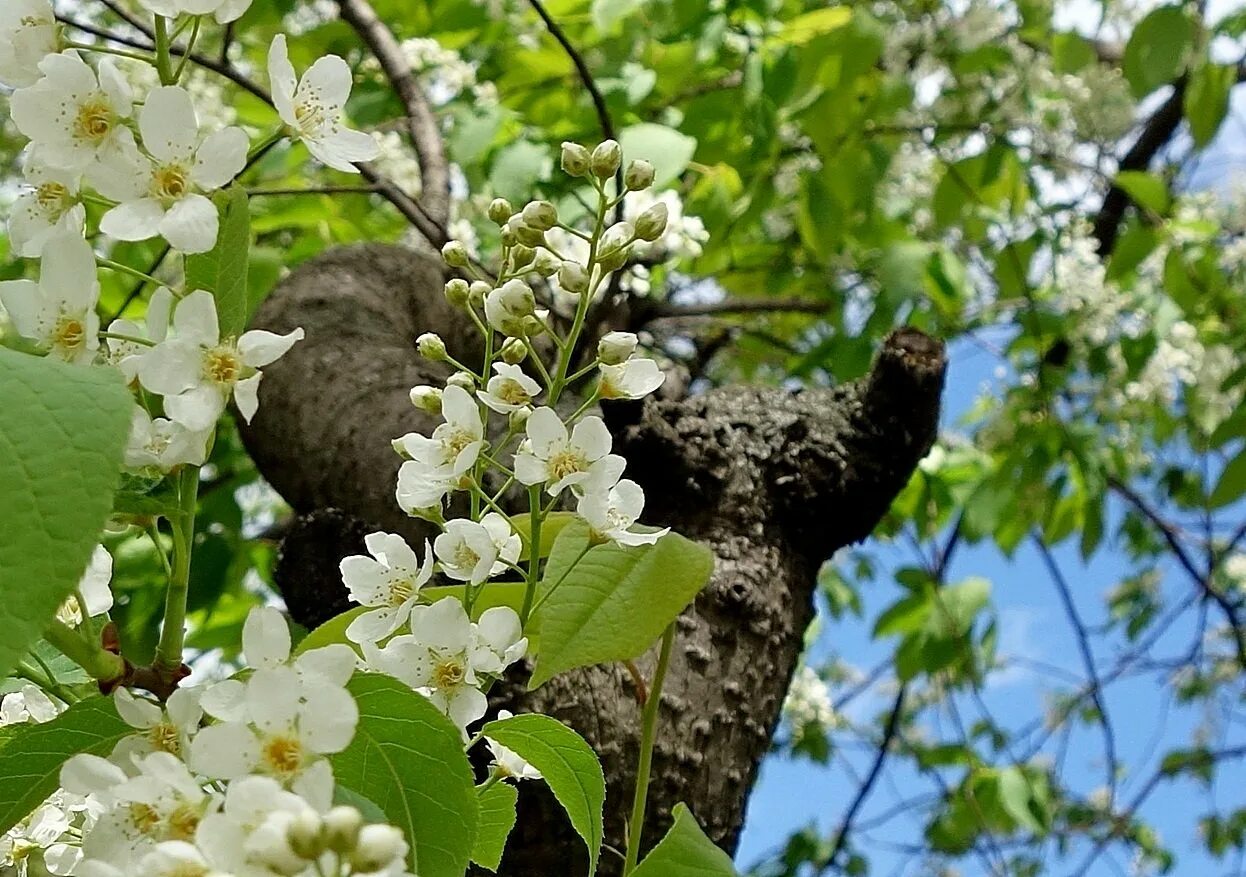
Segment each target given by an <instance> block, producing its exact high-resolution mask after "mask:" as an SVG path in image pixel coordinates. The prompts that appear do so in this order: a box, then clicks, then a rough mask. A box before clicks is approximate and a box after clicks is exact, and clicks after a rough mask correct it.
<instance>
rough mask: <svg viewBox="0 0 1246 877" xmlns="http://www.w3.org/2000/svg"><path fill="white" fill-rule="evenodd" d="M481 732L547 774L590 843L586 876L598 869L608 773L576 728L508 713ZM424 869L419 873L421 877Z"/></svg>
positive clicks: (560, 800)
mask: <svg viewBox="0 0 1246 877" xmlns="http://www.w3.org/2000/svg"><path fill="white" fill-rule="evenodd" d="M483 733H484V734H486V735H487V736H488V737H489V738H490V739H491V740H496V741H497V742H498V743H501V744H502V745H503V746H505V747H506V748H507V749H510V750H512V751H513V752H515V753H516V754H517V755H519V756H520V757H521V758H523V759H524V760H525V761H527V762H528V763H529V764H530V765H532V766H533V767H535V768H536V769H537V770H539V771H540V772H541V775H542V776H543V777H545V782H546V784H548V785H549V790H550V791H551V792H553V793H554V797H555V798H557V799H558V803H559V804H561V805H562V808H563V809H564V810H565V811H567V818H569V819H570V820H571V825H572V826H573V827H574V828H575V830H576V831H577V832H579V835H580V837H582V838H584V843H586V844H587V845H588V856H589V869H588V871H589V875H590V877H591V875H592V874H594V873H596V871H597V856H598V855H599V854H600V852H601V842H602V837H603V822H602V807H603V806H604V805H605V801H606V778H605V775H604V774H603V773H602V770H601V762H599V761H598V760H597V755H596V754H595V753H594V752H593V750H592V749H590V748H589V745H588V744H587V743H585V742H584V740H583V738H581V737H580V735H579V734H577V733H576V732H575V731H572V730H571V729H570V728H568V727H567V726H566V725H564V724H563V723H562V722H559V721H558V720H557V719H552V718H550V717H549V716H542V715H537V714H528V715H522V716H512V717H511V718H509V719H501V720H499V721H496V722H490V723H489V724H487V725H485V727H484V729H483ZM423 873H424V872H423V871H421V872H420V874H421V877H423Z"/></svg>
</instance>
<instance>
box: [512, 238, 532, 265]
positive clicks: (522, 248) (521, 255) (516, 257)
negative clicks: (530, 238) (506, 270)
mask: <svg viewBox="0 0 1246 877" xmlns="http://www.w3.org/2000/svg"><path fill="white" fill-rule="evenodd" d="M535 257H536V250H534V249H532V247H529V246H528V245H527V244H516V245H515V246H513V247H511V266H512V268H513V270H515V271H518V270H519V269H520V268H524V267H526V266H528V265H530V264H532V260H533V259H534V258H535Z"/></svg>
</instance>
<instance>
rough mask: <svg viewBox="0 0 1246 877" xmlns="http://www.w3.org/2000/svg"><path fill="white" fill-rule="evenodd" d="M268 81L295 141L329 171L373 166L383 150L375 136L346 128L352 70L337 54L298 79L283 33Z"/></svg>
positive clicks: (355, 170) (271, 60) (272, 57)
mask: <svg viewBox="0 0 1246 877" xmlns="http://www.w3.org/2000/svg"><path fill="white" fill-rule="evenodd" d="M268 76H269V79H270V80H271V83H272V89H273V104H274V105H275V106H276V107H277V114H278V115H279V116H281V121H283V122H285V123H286V125H287V126H288V127H289V129H290V131H291V133H292V134H293V136H294V137H296V138H297V139H299V140H302V141H303V143H305V144H306V145H307V149H308V150H309V151H310V152H311V154H312V155H314V156H315V157H316V158H318V159H319V160H320V161H322V162H324V163H325V164H327V165H328V166H329V167H331V168H334V169H336V170H340V171H346V172H347V173H358V172H359V171H358V168H356V167H355V166H354V162H359V161H371V160H372V159H374V158H376V157H377V156H378V155H379V154H380V151H381V150H380V146H378V145H377V142H376V140H374V139H373V138H372V137H371V136H369V135H367V134H364V133H363V132H361V131H354V130H351V129H350V128H347V127H345V126H344V125H343V123H342V109H343V107H345V106H346V99H347V98H348V97H350V89H351V85H352V82H351V73H350V67H349V66H348V65H347V64H346V62H345V61H343V60H342V59H341V58H339V57H338V56H337V55H326V56H325V57H323V58H321V59H319V60H318V61H316V63H315V64H313V65H312V66H311V68H310V69H308V71H307V72H306V73H305V74H304V75H303V78H302V79H299V78H298V76H297V74H296V73H295V72H294V65H293V64H291V63H290V53H289V50H288V49H287V47H286V38H285V35H284V34H278V35H277V36H276V37H275V38H274V39H273V42H272V46H270V47H269V50H268Z"/></svg>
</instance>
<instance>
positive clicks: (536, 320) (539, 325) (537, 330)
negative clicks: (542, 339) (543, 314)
mask: <svg viewBox="0 0 1246 877" xmlns="http://www.w3.org/2000/svg"><path fill="white" fill-rule="evenodd" d="M545 329H546V326H545V321H544V320H542V319H541V318H540V317H537V316H531V317H524V318H523V333H524V336H525V337H527V338H534V337H536V336H537V335H540V334H541V333H542V332H544V331H545Z"/></svg>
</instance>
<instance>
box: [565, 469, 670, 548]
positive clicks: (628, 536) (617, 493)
mask: <svg viewBox="0 0 1246 877" xmlns="http://www.w3.org/2000/svg"><path fill="white" fill-rule="evenodd" d="M644 508H645V492H644V491H643V490H642V489H641V487H640V485H639V484H637V483H636V482H635V481H629V480H628V479H626V478H624V479H623V480H622V481H620V482H619V483H618V484H615V485H613V486H612V487H610V488H609V489H607V490H597V491H593V492H591V493H585V494H584V495H583V496H582V497H580V502H579V504H578V505H577V506H576V513H577V514H578V515H579V516H580V517H581V518H583V519H584V520H585V522H587V523H588V525H589V526H590V527H592V528H593V532H594V533H595V534H597V536H599V537H600V538H602V539H607V540H610V541H612V542H617V543H619V544H620V545H652V544H654V543H655V542H657V541H658V540H659V539H661V538H662V537H663V536H665V535H666V534H667V533H669V532H670V528H669V527H666V528H664V529H661V530H658V531H656V532H652V533H638V532H635V531H634V530H633V529H632V527H634V526H635V524H636V521H637V520H638V519H639V518H640V515H641V512H643V511H644Z"/></svg>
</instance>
